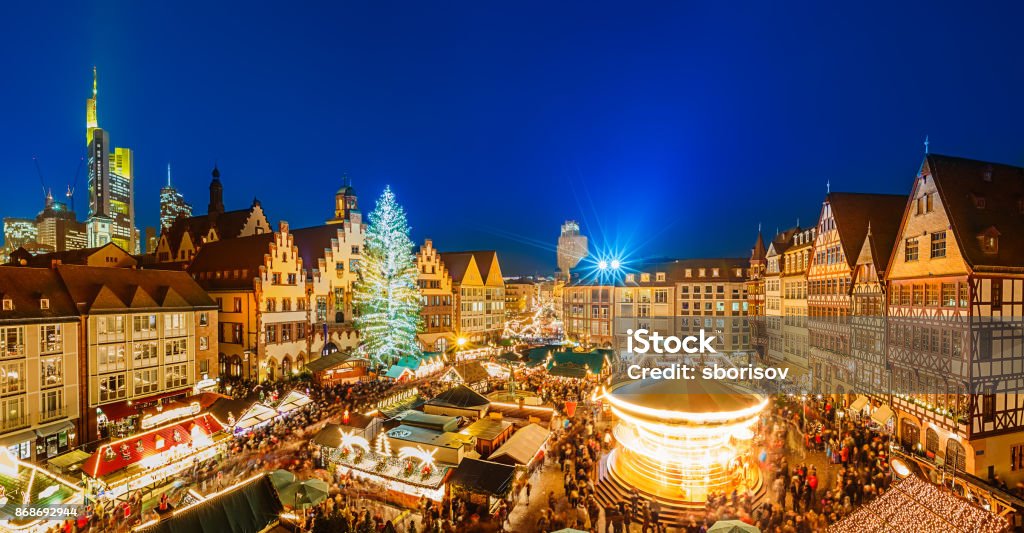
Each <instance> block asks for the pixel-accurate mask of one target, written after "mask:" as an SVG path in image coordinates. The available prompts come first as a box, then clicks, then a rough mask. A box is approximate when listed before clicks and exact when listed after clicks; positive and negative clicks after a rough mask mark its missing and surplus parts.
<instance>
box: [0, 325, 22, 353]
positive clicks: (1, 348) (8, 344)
mask: <svg viewBox="0 0 1024 533" xmlns="http://www.w3.org/2000/svg"><path fill="white" fill-rule="evenodd" d="M24 355H25V329H24V328H23V327H21V326H16V327H10V328H0V357H24Z"/></svg>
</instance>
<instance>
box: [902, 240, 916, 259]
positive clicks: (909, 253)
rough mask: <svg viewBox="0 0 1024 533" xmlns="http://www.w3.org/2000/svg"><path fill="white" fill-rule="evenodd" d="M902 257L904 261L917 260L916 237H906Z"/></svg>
mask: <svg viewBox="0 0 1024 533" xmlns="http://www.w3.org/2000/svg"><path fill="white" fill-rule="evenodd" d="M903 259H904V260H905V261H917V238H913V239H907V242H906V246H905V247H904V250H903Z"/></svg>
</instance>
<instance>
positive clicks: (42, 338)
mask: <svg viewBox="0 0 1024 533" xmlns="http://www.w3.org/2000/svg"><path fill="white" fill-rule="evenodd" d="M63 350H64V340H63V337H62V336H61V325H60V324H51V325H47V326H39V351H40V352H41V353H56V352H61V351H63Z"/></svg>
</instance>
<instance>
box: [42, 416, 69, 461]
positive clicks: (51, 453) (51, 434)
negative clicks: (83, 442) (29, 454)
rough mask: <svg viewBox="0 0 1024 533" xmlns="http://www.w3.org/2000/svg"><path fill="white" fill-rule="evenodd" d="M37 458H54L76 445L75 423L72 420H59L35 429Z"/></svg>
mask: <svg viewBox="0 0 1024 533" xmlns="http://www.w3.org/2000/svg"><path fill="white" fill-rule="evenodd" d="M35 434H36V460H37V461H42V460H43V459H52V458H54V457H57V456H58V455H60V454H62V453H64V452H67V451H68V450H70V449H71V448H74V446H75V437H77V434H76V433H75V424H73V423H72V422H70V421H67V420H65V421H63V422H57V423H55V424H50V425H48V426H43V427H41V428H39V429H37V430H35Z"/></svg>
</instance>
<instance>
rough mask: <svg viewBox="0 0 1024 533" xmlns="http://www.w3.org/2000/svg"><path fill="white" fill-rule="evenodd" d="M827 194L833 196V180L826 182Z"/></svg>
mask: <svg viewBox="0 0 1024 533" xmlns="http://www.w3.org/2000/svg"><path fill="white" fill-rule="evenodd" d="M825 194H832V180H825Z"/></svg>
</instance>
